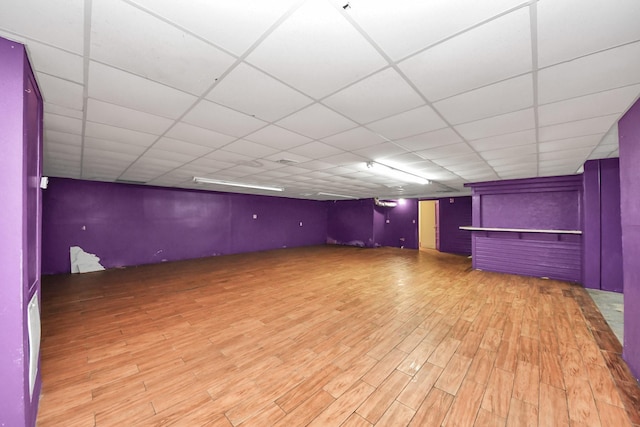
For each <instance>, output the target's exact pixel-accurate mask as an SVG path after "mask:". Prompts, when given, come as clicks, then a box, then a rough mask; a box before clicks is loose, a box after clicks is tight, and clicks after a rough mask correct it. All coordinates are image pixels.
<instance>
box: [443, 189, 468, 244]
mask: <svg viewBox="0 0 640 427" xmlns="http://www.w3.org/2000/svg"><path fill="white" fill-rule="evenodd" d="M452 202H453V203H452ZM471 224H472V221H471V197H452V198H449V197H447V198H442V199H438V230H439V233H440V239H439V242H440V246H439V248H438V250H440V252H448V253H452V254H461V255H471V233H470V232H468V231H465V230H460V228H459V227H461V226H465V225H471Z"/></svg>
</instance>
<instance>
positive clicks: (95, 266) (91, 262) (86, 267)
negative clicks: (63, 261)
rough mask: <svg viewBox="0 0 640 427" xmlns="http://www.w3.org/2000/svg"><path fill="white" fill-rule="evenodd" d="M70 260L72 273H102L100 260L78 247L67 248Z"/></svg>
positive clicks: (102, 268)
mask: <svg viewBox="0 0 640 427" xmlns="http://www.w3.org/2000/svg"><path fill="white" fill-rule="evenodd" d="M69 256H70V258H71V272H72V273H89V272H91V271H102V270H104V267H103V266H102V265H101V264H100V258H98V257H97V256H95V255H94V254H90V253H87V252H85V251H83V250H82V248H81V247H80V246H71V248H69Z"/></svg>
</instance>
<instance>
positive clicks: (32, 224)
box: [0, 38, 42, 426]
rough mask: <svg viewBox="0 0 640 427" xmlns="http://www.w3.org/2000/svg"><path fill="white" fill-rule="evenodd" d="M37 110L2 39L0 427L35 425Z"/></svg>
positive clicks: (21, 52)
mask: <svg viewBox="0 0 640 427" xmlns="http://www.w3.org/2000/svg"><path fill="white" fill-rule="evenodd" d="M41 118H42V103H41V97H40V93H39V91H38V88H37V86H36V84H35V80H34V79H33V73H32V71H31V68H30V66H29V63H28V59H27V56H26V51H25V49H24V46H22V45H20V44H18V43H14V42H10V41H8V40H5V39H2V38H0V147H2V156H0V200H1V201H2V208H3V212H2V221H0V242H1V243H0V275H1V276H2V281H0V325H1V326H0V347H1V348H2V350H1V351H0V425H3V426H4V425H6V426H33V425H35V419H36V413H37V410H38V398H39V395H40V385H41V382H40V376H39V373H38V376H37V377H36V383H35V387H34V392H33V398H31V397H30V392H29V372H28V369H29V355H30V348H29V341H28V331H27V306H28V303H29V301H30V299H31V297H32V296H33V295H34V294H35V292H36V291H38V289H39V287H40V263H39V257H40V245H39V242H40V232H39V225H40V214H39V210H40V190H39V188H38V186H39V177H40V174H41V158H42V145H41V144H42V142H41V129H42V128H41Z"/></svg>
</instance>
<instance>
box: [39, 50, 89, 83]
mask: <svg viewBox="0 0 640 427" xmlns="http://www.w3.org/2000/svg"><path fill="white" fill-rule="evenodd" d="M30 58H32V57H31V56H30ZM83 62H84V58H83ZM35 72H36V74H42V75H44V76H49V77H54V78H56V79H59V80H62V81H65V82H67V83H73V84H75V85H78V86H83V85H84V83H82V82H77V81H75V80H71V79H68V78H66V77H61V76H58V75H55V74H52V73H47V72H46V71H40V70H38V69H35ZM36 77H37V76H36Z"/></svg>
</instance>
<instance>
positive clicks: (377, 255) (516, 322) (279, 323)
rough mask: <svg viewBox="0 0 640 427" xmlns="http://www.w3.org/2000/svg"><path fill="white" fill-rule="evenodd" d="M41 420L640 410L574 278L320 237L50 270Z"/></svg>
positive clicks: (350, 418)
mask: <svg viewBox="0 0 640 427" xmlns="http://www.w3.org/2000/svg"><path fill="white" fill-rule="evenodd" d="M42 311H43V319H42V321H43V325H42V327H43V340H42V365H41V370H42V377H43V390H42V396H41V400H40V411H39V416H38V426H40V427H46V426H56V427H57V426H65V427H71V426H94V425H95V426H166V425H176V426H238V425H240V426H243V427H244V426H305V425H310V426H371V425H375V426H440V425H444V426H471V425H475V426H505V425H506V426H529V425H531V426H536V425H538V426H603V427H610V426H615V427H621V426H631V425H640V410H639V408H640V389H639V388H638V385H637V383H636V382H635V381H634V379H633V376H632V375H631V373H630V372H629V370H628V368H627V366H626V364H625V363H624V362H623V361H622V358H621V356H620V352H621V346H620V344H619V343H618V341H617V339H616V338H615V336H614V335H613V333H612V332H611V330H610V329H609V327H608V326H607V324H606V323H605V321H604V319H603V318H602V316H601V315H600V313H599V311H598V310H597V308H596V307H595V305H594V304H593V302H592V300H591V298H590V297H589V296H588V295H587V294H586V292H585V291H584V290H583V288H582V287H580V286H578V285H572V284H569V283H565V282H558V281H553V280H541V279H535V278H525V277H518V276H511V275H503V274H495V273H487V272H480V271H472V270H471V266H470V261H469V260H468V259H467V258H466V257H460V256H454V255H446V254H439V253H437V252H432V251H411V250H401V249H394V248H379V249H359V248H350V247H335V246H320V247H310V248H298V249H285V250H278V251H268V252H261V253H253V254H242V255H233V256H225V257H216V258H207V259H199V260H192V261H186V262H178V263H171V264H161V265H155V266H144V267H137V268H127V269H120V270H117V269H116V270H109V271H104V272H98V273H89V274H83V275H73V276H68V275H66V276H50V277H45V278H44V279H43V285H42Z"/></svg>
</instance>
